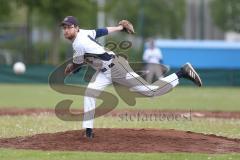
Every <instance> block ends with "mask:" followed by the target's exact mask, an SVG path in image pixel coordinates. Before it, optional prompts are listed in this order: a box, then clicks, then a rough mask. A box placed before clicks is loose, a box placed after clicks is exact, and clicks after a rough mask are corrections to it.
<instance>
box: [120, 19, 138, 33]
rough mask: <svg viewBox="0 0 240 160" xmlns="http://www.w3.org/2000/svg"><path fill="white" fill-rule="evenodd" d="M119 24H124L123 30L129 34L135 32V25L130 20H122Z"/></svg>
mask: <svg viewBox="0 0 240 160" xmlns="http://www.w3.org/2000/svg"><path fill="white" fill-rule="evenodd" d="M118 24H119V25H121V26H123V29H122V31H124V32H127V33H128V34H134V33H135V32H134V28H133V25H132V23H130V22H129V21H127V20H121V21H120V22H119V23H118Z"/></svg>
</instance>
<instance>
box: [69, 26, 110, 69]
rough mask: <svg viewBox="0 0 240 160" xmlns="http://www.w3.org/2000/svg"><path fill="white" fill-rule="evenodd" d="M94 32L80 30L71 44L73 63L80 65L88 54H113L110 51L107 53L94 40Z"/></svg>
mask: <svg viewBox="0 0 240 160" xmlns="http://www.w3.org/2000/svg"><path fill="white" fill-rule="evenodd" d="M95 39H96V30H84V29H80V30H79V32H78V34H77V36H76V38H75V40H74V41H73V43H72V46H73V50H74V54H73V63H76V64H81V63H83V61H84V57H83V56H84V55H85V54H86V53H88V54H95V55H97V54H103V53H105V52H108V53H109V54H114V53H113V52H111V51H107V50H106V49H105V48H104V47H103V46H101V45H100V44H99V43H98V42H97V41H96V40H95Z"/></svg>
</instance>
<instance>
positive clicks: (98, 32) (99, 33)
mask: <svg viewBox="0 0 240 160" xmlns="http://www.w3.org/2000/svg"><path fill="white" fill-rule="evenodd" d="M95 31H96V37H95V38H99V37H102V36H105V35H107V34H108V30H107V28H99V29H96V30H95Z"/></svg>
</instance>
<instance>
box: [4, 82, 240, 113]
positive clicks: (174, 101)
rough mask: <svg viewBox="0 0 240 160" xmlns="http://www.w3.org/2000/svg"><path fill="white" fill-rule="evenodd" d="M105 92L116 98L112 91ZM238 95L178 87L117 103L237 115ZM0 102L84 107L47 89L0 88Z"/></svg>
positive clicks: (79, 100) (80, 99)
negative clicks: (133, 101)
mask: <svg viewBox="0 0 240 160" xmlns="http://www.w3.org/2000/svg"><path fill="white" fill-rule="evenodd" d="M107 91H109V92H111V93H114V94H115V91H114V90H113V88H111V87H110V88H107ZM115 95H116V96H117V94H115ZM239 95H240V88H238V87H237V88H234V87H228V88H225V87H207V88H204V87H203V88H197V87H177V88H175V89H174V90H173V91H172V92H170V93H168V94H166V95H164V96H162V97H155V98H138V99H137V104H136V105H135V106H128V105H127V104H126V103H125V102H123V101H122V100H121V99H119V105H118V106H117V108H118V109H121V108H128V109H129V108H131V109H135V108H137V109H185V110H186V109H192V110H222V111H237V110H238V111H239V110H240V101H239ZM0 99H1V101H0V107H21V108H22V107H25V108H54V107H55V105H56V104H57V103H58V102H59V101H61V100H64V99H71V100H73V101H74V103H73V107H74V108H82V106H83V97H82V96H73V95H63V94H60V93H57V92H55V91H54V90H52V89H51V88H50V87H49V86H48V85H14V84H0Z"/></svg>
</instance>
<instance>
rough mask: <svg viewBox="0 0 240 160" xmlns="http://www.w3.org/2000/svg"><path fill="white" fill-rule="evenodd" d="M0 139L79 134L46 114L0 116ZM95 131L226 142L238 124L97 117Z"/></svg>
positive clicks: (77, 125) (237, 134) (74, 125)
mask: <svg viewBox="0 0 240 160" xmlns="http://www.w3.org/2000/svg"><path fill="white" fill-rule="evenodd" d="M132 120H134V119H132ZM0 126H1V128H0V133H1V135H0V137H1V138H4V137H16V136H29V135H34V134H39V133H54V132H60V131H67V130H80V129H81V122H66V121H62V120H59V119H58V118H57V117H55V116H49V115H46V114H43V115H39V116H14V117H11V116H0ZM94 126H95V127H96V128H159V129H176V130H185V131H193V132H198V133H204V134H215V135H219V136H225V137H230V138H240V128H239V126H240V120H234V119H232V120H227V119H212V118H206V119H198V118H192V120H190V119H182V120H179V121H176V120H174V121H167V120H166V121H150V120H146V119H145V120H142V119H140V120H139V121H138V120H137V119H135V120H134V121H130V120H126V119H122V118H119V117H114V118H113V117H100V118H97V119H96V120H95V125H94Z"/></svg>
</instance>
